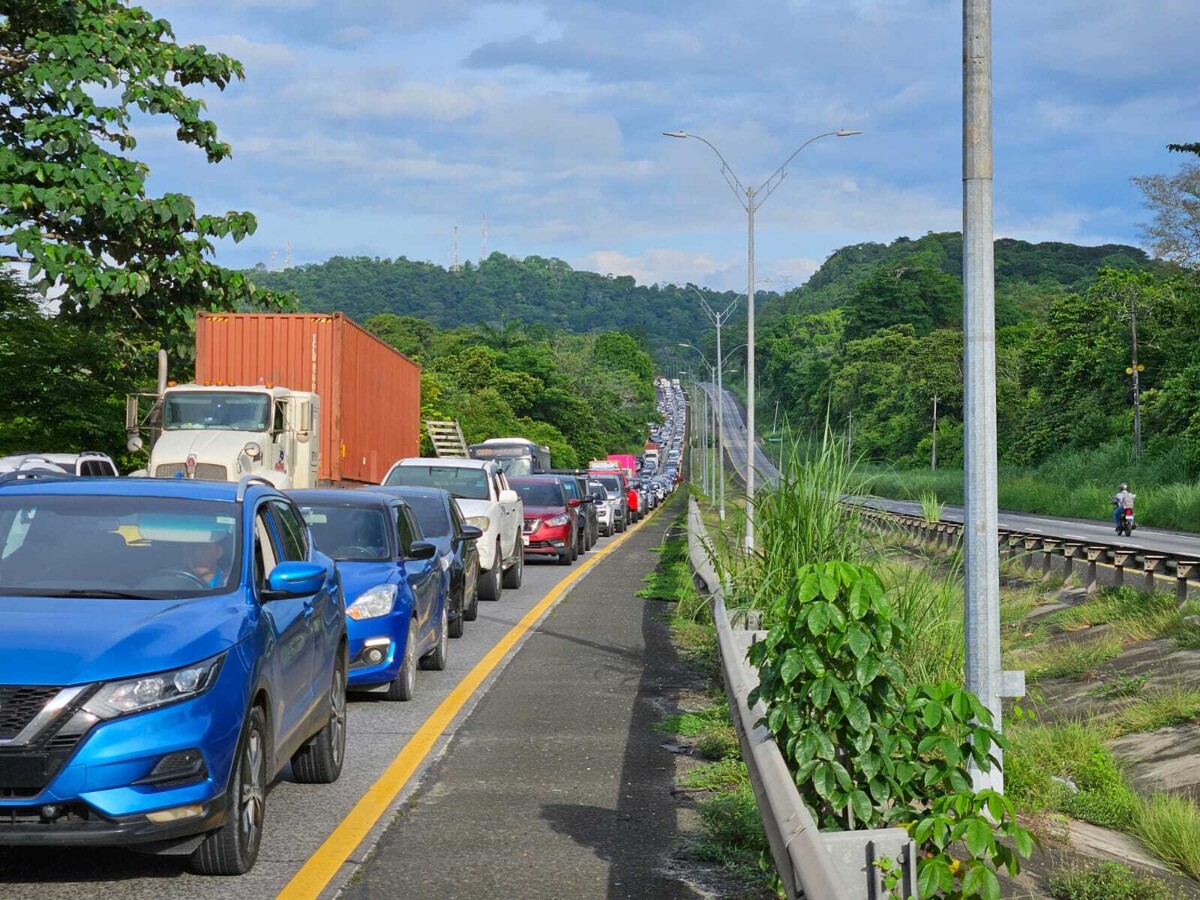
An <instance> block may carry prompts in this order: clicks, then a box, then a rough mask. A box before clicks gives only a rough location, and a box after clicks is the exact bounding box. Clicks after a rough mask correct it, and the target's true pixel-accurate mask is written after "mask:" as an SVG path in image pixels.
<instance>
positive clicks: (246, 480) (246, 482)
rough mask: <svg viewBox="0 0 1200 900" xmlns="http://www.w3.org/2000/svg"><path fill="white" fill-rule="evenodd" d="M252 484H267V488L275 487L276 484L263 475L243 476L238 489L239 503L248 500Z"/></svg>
mask: <svg viewBox="0 0 1200 900" xmlns="http://www.w3.org/2000/svg"><path fill="white" fill-rule="evenodd" d="M252 484H265V485H266V486H267V487H271V488H273V487H275V483H274V482H273V481H271V480H270V479H268V478H264V477H263V476H261V475H243V476H242V477H241V480H239V481H238V487H237V502H238V503H241V502H242V501H243V500H245V499H246V491H248V490H249V489H250V485H252Z"/></svg>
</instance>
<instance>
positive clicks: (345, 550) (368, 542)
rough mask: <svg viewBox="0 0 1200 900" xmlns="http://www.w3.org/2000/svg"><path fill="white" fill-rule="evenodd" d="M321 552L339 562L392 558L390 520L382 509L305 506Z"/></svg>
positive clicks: (303, 509) (303, 508)
mask: <svg viewBox="0 0 1200 900" xmlns="http://www.w3.org/2000/svg"><path fill="white" fill-rule="evenodd" d="M300 512H301V514H303V516H304V521H305V522H307V523H308V530H309V531H311V532H312V536H313V540H314V541H315V542H316V544H317V549H318V550H320V551H321V552H322V553H324V554H326V555H327V556H330V557H332V558H333V559H335V560H337V561H338V562H347V561H355V562H380V561H382V560H385V559H391V556H392V551H391V547H390V545H389V543H388V517H387V515H386V514H385V513H384V511H383V510H382V509H370V508H368V507H362V506H338V505H336V504H330V505H328V506H322V505H317V504H310V505H307V506H305V505H301V507H300Z"/></svg>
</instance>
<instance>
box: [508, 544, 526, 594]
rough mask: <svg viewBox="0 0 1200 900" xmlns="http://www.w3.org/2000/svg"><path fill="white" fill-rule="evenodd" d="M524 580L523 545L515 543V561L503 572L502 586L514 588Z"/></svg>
mask: <svg viewBox="0 0 1200 900" xmlns="http://www.w3.org/2000/svg"><path fill="white" fill-rule="evenodd" d="M524 580H525V545H524V544H518V545H517V561H516V562H515V563H513V564H512V566H511V567H510V568H509V570H508V571H507V572H505V573H504V586H505V587H506V588H511V589H512V590H514V591H515V590H516V589H517V588H519V587H520V586H521V582H523V581H524Z"/></svg>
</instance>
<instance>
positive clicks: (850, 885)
mask: <svg viewBox="0 0 1200 900" xmlns="http://www.w3.org/2000/svg"><path fill="white" fill-rule="evenodd" d="M709 546H710V545H709V542H708V535H707V530H706V529H705V527H704V521H703V519H702V518H701V516H700V507H699V506H698V505H697V503H696V501H695V499H693V498H689V499H688V555H689V558H690V560H691V564H692V571H693V572H695V573H696V575H697V576H698V577H699V578H700V579H701V580H702V581H703V582H704V584H705V586H706V587H707V589H708V593H709V606H710V607H711V609H712V614H713V623H714V625H715V626H716V631H717V645H718V648H719V652H720V656H721V674H722V676H723V679H724V682H725V692H726V694H727V696H728V697H729V709H730V713H731V715H732V717H733V724H734V728H735V730H736V731H737V736H738V743H739V744H740V745H741V748H742V758H743V759H744V760H745V762H746V766H747V768H748V769H749V771H750V783H751V785H752V786H753V788H754V797H755V800H756V802H757V804H758V810H759V813H760V814H761V815H762V819H763V826H764V829H765V831H766V833H767V840H768V842H769V843H770V845H771V856H772V857H773V858H774V860H775V869H776V871H777V872H778V873H779V877H780V880H781V881H782V882H783V887H784V890H785V892H786V893H787V896H788V897H789V898H796V897H804V898H806V900H877V898H883V897H887V896H890V895H889V894H888V893H887V892H886V891H885V890H884V887H883V876H882V873H881V872H880V870H879V869H878V868H877V867H876V865H875V862H876V861H877V860H880V859H883V858H884V857H887V858H889V859H892V860H894V861H896V862H897V863H898V864H899V865H900V866H901V868H902V870H903V872H904V875H905V882H906V883H904V884H902V885H901V886H900V888H901V895H902V896H904V897H913V898H916V897H917V878H916V848H915V845H914V844H913V842H912V839H911V838H910V837H909V835H908V833H907V832H906V831H904V830H903V829H900V828H883V829H874V830H870V831H867V830H864V831H848V832H827V833H822V832H820V831H819V830H818V829H817V824H816V821H815V820H814V819H813V816H812V813H811V812H810V811H809V809H808V807H807V806H805V805H804V801H803V799H802V798H801V797H800V792H799V791H798V790H797V789H796V784H795V782H794V781H793V780H792V774H791V772H790V771H789V770H788V767H787V763H786V762H785V761H784V758H783V754H782V753H781V752H780V750H779V745H778V744H777V743H775V738H774V736H773V735H772V734H771V732H770V731H769V730H768V729H767V728H766V726H764V725H761V724H759V722H760V720H762V719H763V718H764V717H765V716H766V712H767V711H766V707H765V706H764V704H763V703H762V701H759V702H758V703H755V704H754V705H753V706H751V705H750V704H749V696H750V692H751V691H752V690H753V689H754V688H755V687H756V686H757V685H758V672H757V671H756V670H755V669H753V668H752V667H750V666H749V665H748V664H747V662H746V648H747V646H748V645H749V642H750V640H752V637H753V633H752V632H749V631H745V630H739V629H735V628H734V627H733V626H732V624H731V623H730V619H729V614H728V612H727V610H726V609H725V598H724V589H723V586H722V585H721V580H720V577H719V576H718V575H717V571H716V566H715V565H714V564H713V559H712V555H711V553H710V550H709Z"/></svg>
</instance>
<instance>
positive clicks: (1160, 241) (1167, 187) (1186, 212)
mask: <svg viewBox="0 0 1200 900" xmlns="http://www.w3.org/2000/svg"><path fill="white" fill-rule="evenodd" d="M1133 183H1134V184H1136V185H1137V186H1138V187H1139V188H1141V191H1142V195H1143V205H1144V206H1145V207H1146V208H1147V209H1149V210H1150V211H1151V212H1152V213H1153V214H1154V218H1153V219H1152V220H1151V221H1150V223H1149V224H1147V225H1144V226H1143V227H1142V232H1143V234H1145V236H1146V238H1147V240H1149V242H1150V246H1151V247H1152V248H1153V250H1154V253H1155V255H1156V256H1160V257H1162V258H1163V259H1169V260H1171V261H1172V262H1177V263H1179V264H1180V265H1184V266H1197V265H1200V165H1196V164H1194V163H1185V164H1184V165H1182V166H1180V167H1179V171H1178V172H1176V173H1175V174H1174V175H1143V176H1139V177H1137V178H1134V179H1133Z"/></svg>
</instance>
